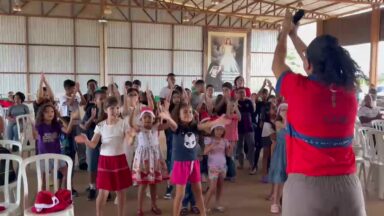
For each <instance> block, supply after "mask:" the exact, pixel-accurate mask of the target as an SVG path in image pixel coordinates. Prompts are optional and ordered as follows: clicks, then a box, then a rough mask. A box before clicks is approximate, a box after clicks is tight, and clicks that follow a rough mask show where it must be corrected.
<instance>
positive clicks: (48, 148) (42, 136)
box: [34, 103, 79, 188]
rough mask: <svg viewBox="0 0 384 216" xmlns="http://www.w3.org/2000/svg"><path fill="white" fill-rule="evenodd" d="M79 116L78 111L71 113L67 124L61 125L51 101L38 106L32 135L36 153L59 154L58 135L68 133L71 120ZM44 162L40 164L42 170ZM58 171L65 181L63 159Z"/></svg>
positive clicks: (65, 168) (50, 162)
mask: <svg viewBox="0 0 384 216" xmlns="http://www.w3.org/2000/svg"><path fill="white" fill-rule="evenodd" d="M78 117H79V115H78V112H74V113H72V115H71V119H70V121H69V124H68V125H61V124H60V123H59V121H58V113H57V111H56V109H55V107H54V106H53V105H52V104H51V103H47V104H44V105H43V106H42V107H40V109H39V112H38V113H37V117H36V126H35V130H34V137H35V138H36V139H37V152H38V154H48V153H52V154H61V153H62V151H61V145H60V135H61V134H70V133H71V130H72V127H73V122H74V121H75V120H76V119H77V118H78ZM53 165H54V164H53V160H51V161H49V168H48V169H49V170H52V169H53ZM44 168H45V164H44V163H42V164H41V169H43V170H44ZM59 172H60V173H61V174H62V176H63V179H62V182H64V183H66V177H67V164H66V163H65V162H63V161H60V163H59ZM42 177H43V188H45V175H44V173H43V176H42Z"/></svg>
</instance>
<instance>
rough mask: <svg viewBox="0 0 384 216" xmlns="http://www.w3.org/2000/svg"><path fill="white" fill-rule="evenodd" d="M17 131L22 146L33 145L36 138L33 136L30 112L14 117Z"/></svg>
mask: <svg viewBox="0 0 384 216" xmlns="http://www.w3.org/2000/svg"><path fill="white" fill-rule="evenodd" d="M16 123H17V132H18V135H19V140H20V142H21V144H22V146H26V145H28V142H29V145H32V146H35V142H36V140H35V139H34V138H33V122H32V118H31V115H30V114H27V115H20V116H17V117H16Z"/></svg>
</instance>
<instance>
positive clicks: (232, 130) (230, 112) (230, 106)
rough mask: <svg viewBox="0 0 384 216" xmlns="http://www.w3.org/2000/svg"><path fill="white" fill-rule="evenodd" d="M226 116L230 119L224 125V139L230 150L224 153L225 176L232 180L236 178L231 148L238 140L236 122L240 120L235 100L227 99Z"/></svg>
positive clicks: (233, 147)
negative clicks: (228, 122) (225, 162)
mask: <svg viewBox="0 0 384 216" xmlns="http://www.w3.org/2000/svg"><path fill="white" fill-rule="evenodd" d="M226 111H227V113H226V117H227V118H228V119H230V121H231V123H230V124H228V125H226V126H225V139H227V140H228V142H229V144H230V145H231V152H229V154H228V155H226V161H227V168H228V170H227V176H226V177H227V178H228V180H229V181H232V182H234V181H235V178H236V165H235V158H234V152H233V150H234V149H235V147H236V144H237V142H238V141H239V133H238V123H239V121H240V120H241V114H240V111H239V107H238V104H237V101H236V100H235V99H230V100H228V101H227V109H226Z"/></svg>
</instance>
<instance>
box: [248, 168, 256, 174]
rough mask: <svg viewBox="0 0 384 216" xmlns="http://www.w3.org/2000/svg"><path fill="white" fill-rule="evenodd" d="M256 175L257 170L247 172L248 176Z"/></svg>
mask: <svg viewBox="0 0 384 216" xmlns="http://www.w3.org/2000/svg"><path fill="white" fill-rule="evenodd" d="M256 173H257V169H252V170H251V171H249V175H256Z"/></svg>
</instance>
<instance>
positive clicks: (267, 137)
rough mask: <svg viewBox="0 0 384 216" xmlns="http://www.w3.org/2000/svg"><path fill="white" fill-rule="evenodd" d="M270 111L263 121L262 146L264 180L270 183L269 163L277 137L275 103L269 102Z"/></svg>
mask: <svg viewBox="0 0 384 216" xmlns="http://www.w3.org/2000/svg"><path fill="white" fill-rule="evenodd" d="M268 106H270V108H269V112H268V113H267V116H266V117H265V119H264V120H265V121H264V123H263V130H262V132H261V146H262V148H263V159H262V171H261V173H262V182H263V183H268V176H267V175H268V165H269V161H270V159H271V148H272V143H273V140H275V138H276V134H275V126H274V121H272V120H273V119H274V117H273V116H274V115H275V111H274V107H273V104H271V103H268Z"/></svg>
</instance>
